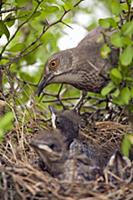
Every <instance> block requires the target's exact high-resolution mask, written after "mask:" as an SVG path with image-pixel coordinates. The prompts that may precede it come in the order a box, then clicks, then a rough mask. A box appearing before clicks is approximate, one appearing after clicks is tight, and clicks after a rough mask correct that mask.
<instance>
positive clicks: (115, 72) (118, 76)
mask: <svg viewBox="0 0 133 200" xmlns="http://www.w3.org/2000/svg"><path fill="white" fill-rule="evenodd" d="M111 75H112V76H113V77H115V78H116V79H119V80H122V75H121V72H120V71H119V70H118V69H117V68H114V69H112V70H111Z"/></svg>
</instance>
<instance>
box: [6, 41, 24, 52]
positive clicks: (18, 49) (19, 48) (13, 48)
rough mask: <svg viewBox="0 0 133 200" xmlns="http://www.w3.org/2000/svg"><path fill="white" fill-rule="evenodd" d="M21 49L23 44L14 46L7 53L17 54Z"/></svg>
mask: <svg viewBox="0 0 133 200" xmlns="http://www.w3.org/2000/svg"><path fill="white" fill-rule="evenodd" d="M23 47H24V43H18V44H15V45H14V46H13V47H11V48H10V49H9V51H12V52H18V51H21V50H22V49H23Z"/></svg>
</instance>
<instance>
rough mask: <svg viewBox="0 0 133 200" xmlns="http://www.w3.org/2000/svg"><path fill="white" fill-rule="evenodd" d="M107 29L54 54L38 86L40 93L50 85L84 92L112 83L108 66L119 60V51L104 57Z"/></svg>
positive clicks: (96, 89) (95, 31)
mask: <svg viewBox="0 0 133 200" xmlns="http://www.w3.org/2000/svg"><path fill="white" fill-rule="evenodd" d="M103 32H104V29H103V28H101V27H98V28H96V29H94V30H93V31H92V32H90V33H89V34H88V35H87V36H86V37H85V38H84V39H83V40H81V42H80V43H79V44H78V45H77V46H76V47H75V48H71V49H67V50H64V51H60V52H58V53H55V54H54V55H52V56H51V57H50V58H49V59H48V61H47V62H46V65H45V73H44V74H43V75H42V79H41V81H40V83H39V85H38V91H37V93H38V96H39V95H40V94H41V92H42V91H43V88H45V87H46V86H47V85H49V84H52V83H66V84H70V85H72V86H74V87H75V88H78V89H80V90H82V91H84V92H85V91H90V92H99V91H100V90H101V88H102V87H103V86H105V85H106V84H107V82H108V75H107V73H108V72H107V71H108V70H107V69H109V68H111V67H112V66H113V65H115V64H116V63H117V53H116V52H117V50H116V49H114V50H112V52H111V53H110V55H109V57H108V58H107V59H103V58H102V57H101V47H102V46H103V44H104V39H103V38H104V37H103V34H102V33H103Z"/></svg>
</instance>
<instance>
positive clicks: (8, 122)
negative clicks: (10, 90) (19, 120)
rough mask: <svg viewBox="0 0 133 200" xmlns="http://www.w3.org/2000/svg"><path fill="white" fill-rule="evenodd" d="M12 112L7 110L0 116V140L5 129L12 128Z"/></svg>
mask: <svg viewBox="0 0 133 200" xmlns="http://www.w3.org/2000/svg"><path fill="white" fill-rule="evenodd" d="M13 118H14V116H13V113H12V112H8V113H6V114H5V116H4V117H2V118H0V141H1V140H2V139H3V137H4V134H5V132H6V131H8V130H10V129H11V128H12V121H13Z"/></svg>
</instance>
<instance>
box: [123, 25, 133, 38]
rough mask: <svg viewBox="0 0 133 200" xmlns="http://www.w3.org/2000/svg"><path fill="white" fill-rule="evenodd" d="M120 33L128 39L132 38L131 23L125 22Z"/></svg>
mask: <svg viewBox="0 0 133 200" xmlns="http://www.w3.org/2000/svg"><path fill="white" fill-rule="evenodd" d="M121 30H122V33H123V35H127V36H129V37H131V36H132V34H133V21H131V22H126V23H125V24H124V25H123V26H122V29H121Z"/></svg>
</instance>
